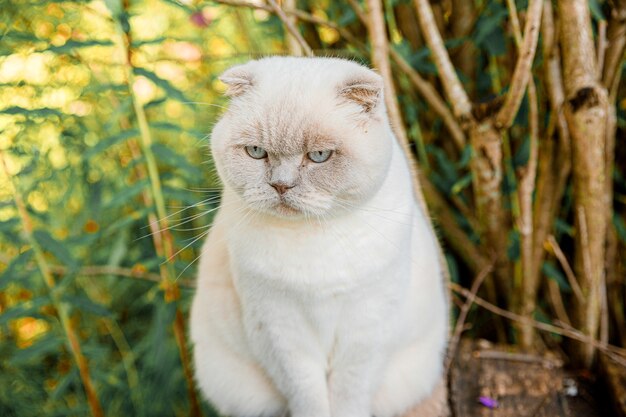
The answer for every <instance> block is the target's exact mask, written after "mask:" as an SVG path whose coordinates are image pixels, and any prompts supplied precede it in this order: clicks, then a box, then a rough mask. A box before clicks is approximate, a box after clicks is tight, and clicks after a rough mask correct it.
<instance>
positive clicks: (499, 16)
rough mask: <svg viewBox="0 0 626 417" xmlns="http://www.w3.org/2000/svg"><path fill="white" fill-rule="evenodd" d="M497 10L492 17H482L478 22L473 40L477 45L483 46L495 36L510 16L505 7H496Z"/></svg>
mask: <svg viewBox="0 0 626 417" xmlns="http://www.w3.org/2000/svg"><path fill="white" fill-rule="evenodd" d="M495 8H496V10H495V11H494V12H493V14H491V15H481V17H480V18H479V19H478V21H477V22H476V26H475V27H476V31H475V32H474V34H473V36H472V39H474V42H475V43H476V45H481V44H482V43H483V42H484V41H486V40H487V38H488V37H489V36H490V35H492V34H494V33H495V32H496V31H497V30H498V29H500V26H501V25H502V23H503V22H504V19H505V18H506V17H507V16H508V14H509V12H508V10H507V9H506V8H505V7H503V6H498V7H495Z"/></svg>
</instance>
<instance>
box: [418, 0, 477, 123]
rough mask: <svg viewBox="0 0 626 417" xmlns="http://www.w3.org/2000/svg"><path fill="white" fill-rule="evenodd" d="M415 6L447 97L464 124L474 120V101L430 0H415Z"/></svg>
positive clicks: (455, 113)
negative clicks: (458, 69) (451, 55)
mask: <svg viewBox="0 0 626 417" xmlns="http://www.w3.org/2000/svg"><path fill="white" fill-rule="evenodd" d="M415 8H416V9H417V17H418V19H419V22H420V27H421V28H422V34H423V35H424V38H425V39H426V43H427V44H428V47H429V48H430V51H431V54H432V59H433V61H434V62H435V65H436V66H437V70H438V71H439V77H440V79H441V82H442V84H443V88H444V90H445V92H446V97H447V98H448V101H449V102H450V104H451V105H452V109H453V112H454V115H455V116H456V117H457V118H458V119H459V120H460V122H461V124H462V125H463V124H464V123H467V122H469V121H471V120H473V117H472V114H471V111H472V103H471V102H470V99H469V97H468V96H467V93H466V91H465V89H464V88H463V85H462V84H461V81H460V80H459V77H458V76H457V74H456V71H455V70H454V67H453V66H452V62H451V61H450V55H448V51H447V50H446V47H445V45H444V43H443V39H442V37H441V33H439V30H438V29H437V23H436V22H435V16H434V15H433V10H432V8H431V6H430V3H429V2H428V0H415Z"/></svg>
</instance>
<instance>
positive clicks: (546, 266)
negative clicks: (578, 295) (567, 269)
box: [541, 261, 572, 293]
mask: <svg viewBox="0 0 626 417" xmlns="http://www.w3.org/2000/svg"><path fill="white" fill-rule="evenodd" d="M541 272H542V273H543V274H544V275H545V276H546V277H548V278H550V279H552V280H554V281H556V283H557V284H558V285H559V288H560V289H561V291H564V292H567V293H570V292H572V287H570V285H569V283H568V282H567V280H566V279H565V275H563V273H562V272H561V270H560V269H558V268H557V267H556V265H554V264H553V263H552V262H549V261H546V262H544V263H543V265H541Z"/></svg>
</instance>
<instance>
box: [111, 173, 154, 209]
mask: <svg viewBox="0 0 626 417" xmlns="http://www.w3.org/2000/svg"><path fill="white" fill-rule="evenodd" d="M149 185H150V182H149V180H148V179H144V180H141V181H138V182H136V183H134V184H133V185H131V186H130V187H126V188H124V189H122V190H120V191H119V192H117V193H115V195H114V196H113V198H112V199H111V200H109V201H108V202H107V203H106V204H105V207H106V209H112V208H116V207H119V206H123V205H125V204H127V203H128V202H129V201H131V200H132V199H133V198H135V197H137V196H138V195H139V194H140V193H141V192H142V191H143V190H144V189H145V188H146V187H148V186H149Z"/></svg>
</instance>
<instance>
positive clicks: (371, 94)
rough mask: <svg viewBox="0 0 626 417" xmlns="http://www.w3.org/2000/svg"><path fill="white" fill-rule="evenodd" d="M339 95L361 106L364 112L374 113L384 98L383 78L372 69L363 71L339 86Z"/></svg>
mask: <svg viewBox="0 0 626 417" xmlns="http://www.w3.org/2000/svg"><path fill="white" fill-rule="evenodd" d="M339 96H341V97H343V98H345V99H347V100H349V101H352V102H354V103H356V104H358V105H359V106H361V107H362V109H363V112H364V113H372V112H373V111H374V109H375V108H376V106H377V105H378V103H379V102H380V101H381V100H382V98H383V79H382V78H381V77H380V75H378V74H376V73H374V72H372V71H370V70H366V71H363V73H362V74H358V75H355V76H353V77H351V78H349V79H347V80H346V81H345V82H344V83H343V84H341V85H340V86H339Z"/></svg>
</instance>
